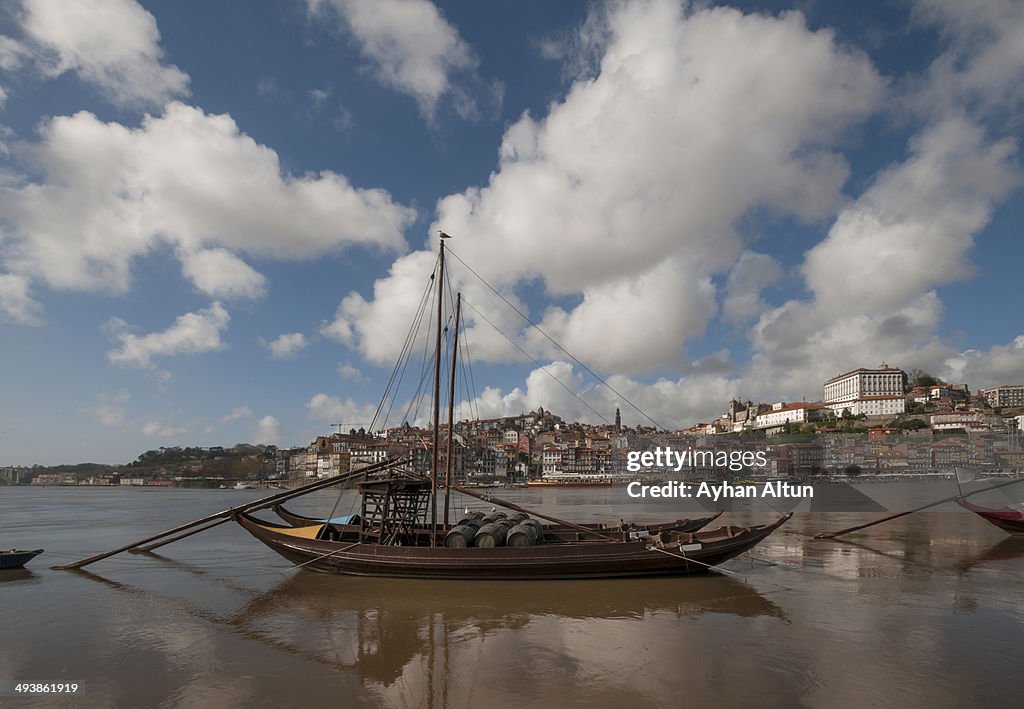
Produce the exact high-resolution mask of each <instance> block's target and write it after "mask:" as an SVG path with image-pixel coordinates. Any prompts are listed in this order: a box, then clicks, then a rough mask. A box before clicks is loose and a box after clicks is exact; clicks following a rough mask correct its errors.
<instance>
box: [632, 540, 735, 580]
mask: <svg viewBox="0 0 1024 709" xmlns="http://www.w3.org/2000/svg"><path fill="white" fill-rule="evenodd" d="M647 551H660V552H661V553H662V554H668V555H669V556H674V557H676V558H677V559H683V560H685V561H688V562H692V563H694V564H700V565H701V566H704V567H707V568H709V569H711V570H712V571H720V572H721V573H723V574H729V575H730V576H735V577H736V578H741V579H743V580H744V581H746V580H747V577H746V576H744V575H743V574H738V573H736V572H735V571H730V570H729V569H724V568H722V567H721V566H714V565H713V564H705V563H704V562H703V561H697V560H696V559H691V558H690V557H688V556H687V555H686V554H681V553H680V554H673V553H672V552H670V551H669V550H668V549H662V548H661V547H655V546H650V547H647Z"/></svg>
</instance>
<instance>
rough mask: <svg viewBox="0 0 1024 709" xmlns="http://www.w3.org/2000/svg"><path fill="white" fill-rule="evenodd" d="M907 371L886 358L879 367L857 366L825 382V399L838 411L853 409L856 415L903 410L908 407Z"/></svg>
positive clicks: (891, 412)
mask: <svg viewBox="0 0 1024 709" xmlns="http://www.w3.org/2000/svg"><path fill="white" fill-rule="evenodd" d="M906 381H907V375H906V374H905V373H904V372H903V370H902V369H897V368H896V367H890V366H889V365H887V364H886V363H885V362H882V364H881V365H880V366H879V367H878V369H864V368H861V369H855V370H853V371H852V372H847V373H845V374H840V375H839V376H836V377H832V378H831V379H829V380H828V381H827V382H825V396H824V402H825V405H826V406H827V407H829V408H830V409H832V410H833V411H834V412H835V413H836V415H842V414H843V412H844V411H846V410H847V409H849V411H850V413H851V414H853V415H854V416H857V415H859V414H864V415H866V416H883V415H892V416H895V415H897V414H902V413H904V412H905V411H906V410H907V406H906V399H905V398H904V388H905V385H906Z"/></svg>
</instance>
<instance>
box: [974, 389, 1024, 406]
mask: <svg viewBox="0 0 1024 709" xmlns="http://www.w3.org/2000/svg"><path fill="white" fill-rule="evenodd" d="M981 395H982V396H983V397H985V401H987V402H988V405H989V406H991V407H992V408H997V407H999V408H1006V407H1016V406H1024V385H1021V384H1004V385H1003V386H998V387H990V388H988V389H982V390H981Z"/></svg>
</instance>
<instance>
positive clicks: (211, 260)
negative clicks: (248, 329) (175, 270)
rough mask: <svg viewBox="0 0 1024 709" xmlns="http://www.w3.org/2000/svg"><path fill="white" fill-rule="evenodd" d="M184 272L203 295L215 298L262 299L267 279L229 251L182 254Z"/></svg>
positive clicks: (213, 250) (205, 250)
mask: <svg viewBox="0 0 1024 709" xmlns="http://www.w3.org/2000/svg"><path fill="white" fill-rule="evenodd" d="M179 258H180V259H181V270H182V273H183V274H184V275H185V277H186V278H188V279H189V280H191V281H192V283H194V284H195V287H196V289H197V290H199V292H201V293H205V294H206V295H209V296H211V297H213V298H262V297H263V296H264V295H265V294H266V290H267V279H266V278H264V277H263V275H262V274H260V273H258V272H257V271H256V270H255V269H253V268H252V267H251V266H249V265H248V264H247V263H245V262H244V261H242V260H241V259H240V258H238V257H237V256H235V255H234V254H233V253H231V252H230V251H228V250H227V249H202V250H200V251H193V252H185V253H181V254H179Z"/></svg>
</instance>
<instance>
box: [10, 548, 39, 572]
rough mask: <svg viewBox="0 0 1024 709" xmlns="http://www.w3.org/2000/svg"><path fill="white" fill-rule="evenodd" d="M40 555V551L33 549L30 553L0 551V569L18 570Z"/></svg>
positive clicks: (14, 550)
mask: <svg viewBox="0 0 1024 709" xmlns="http://www.w3.org/2000/svg"><path fill="white" fill-rule="evenodd" d="M42 553H43V550H42V549H34V550H32V551H25V550H23V549H9V550H7V551H0V569H20V568H21V567H23V566H24V565H25V564H27V563H28V562H30V561H32V559H34V558H36V557H37V556H39V555H40V554H42Z"/></svg>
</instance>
